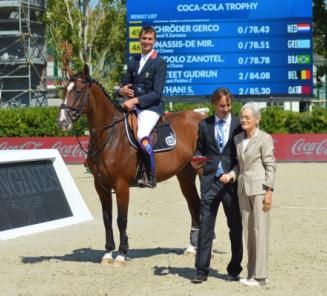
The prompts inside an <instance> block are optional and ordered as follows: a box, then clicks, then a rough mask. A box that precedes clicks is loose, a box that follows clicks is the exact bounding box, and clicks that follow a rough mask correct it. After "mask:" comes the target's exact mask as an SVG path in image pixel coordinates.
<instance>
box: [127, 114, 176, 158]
mask: <svg viewBox="0 0 327 296" xmlns="http://www.w3.org/2000/svg"><path fill="white" fill-rule="evenodd" d="M137 126H138V125H137V115H136V113H135V112H134V111H133V112H131V113H129V115H128V116H126V117H125V129H126V133H127V137H128V141H129V143H130V144H131V145H132V146H133V147H134V148H135V149H139V145H138V143H137V136H136V135H137ZM150 136H151V137H152V146H153V152H154V153H158V152H164V151H169V150H172V149H174V148H175V146H176V134H175V131H174V130H173V128H172V126H171V125H170V122H169V121H166V120H165V115H163V116H161V117H160V118H159V120H158V123H157V124H156V126H155V127H154V128H153V130H152V132H151V134H150Z"/></svg>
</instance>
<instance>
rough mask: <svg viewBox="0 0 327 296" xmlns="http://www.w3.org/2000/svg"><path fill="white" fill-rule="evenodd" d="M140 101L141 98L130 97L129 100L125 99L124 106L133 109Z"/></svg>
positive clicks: (126, 108) (129, 109)
mask: <svg viewBox="0 0 327 296" xmlns="http://www.w3.org/2000/svg"><path fill="white" fill-rule="evenodd" d="M138 103H139V98H132V99H129V100H127V101H125V102H124V103H122V105H121V106H122V108H124V109H125V110H127V111H131V110H133V109H134V107H135V105H137V104H138Z"/></svg>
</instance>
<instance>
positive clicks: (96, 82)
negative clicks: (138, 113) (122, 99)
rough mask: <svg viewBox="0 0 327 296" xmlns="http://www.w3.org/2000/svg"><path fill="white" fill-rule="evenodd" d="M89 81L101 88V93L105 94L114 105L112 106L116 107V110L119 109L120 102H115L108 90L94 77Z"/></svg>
mask: <svg viewBox="0 0 327 296" xmlns="http://www.w3.org/2000/svg"><path fill="white" fill-rule="evenodd" d="M90 81H91V83H95V84H96V85H97V86H99V87H100V89H101V90H102V92H103V94H104V95H105V97H106V98H107V99H108V100H109V101H110V102H111V103H112V104H113V105H114V107H115V108H116V110H118V111H121V112H122V109H121V106H120V104H118V102H116V100H113V99H112V98H111V96H110V95H109V94H108V92H107V91H106V89H105V88H104V86H103V85H102V84H101V83H100V82H99V81H98V80H96V79H93V78H92V79H90Z"/></svg>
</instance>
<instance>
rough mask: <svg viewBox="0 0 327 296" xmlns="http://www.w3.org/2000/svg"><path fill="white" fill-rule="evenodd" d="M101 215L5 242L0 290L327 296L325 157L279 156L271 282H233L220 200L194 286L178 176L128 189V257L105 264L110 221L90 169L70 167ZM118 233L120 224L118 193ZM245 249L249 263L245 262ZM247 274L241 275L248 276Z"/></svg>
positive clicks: (56, 295)
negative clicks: (207, 258) (207, 256)
mask: <svg viewBox="0 0 327 296" xmlns="http://www.w3.org/2000/svg"><path fill="white" fill-rule="evenodd" d="M68 168H69V170H70V172H71V174H72V176H73V178H74V180H75V182H76V184H77V186H78V188H79V190H80V192H81V194H82V196H83V198H84V200H85V202H86V203H87V205H88V207H89V209H90V211H91V212H92V214H93V216H94V220H93V221H90V222H85V223H81V224H77V225H73V226H68V227H65V228H61V229H57V230H51V231H47V232H43V233H38V234H33V235H29V236H25V237H19V238H15V239H11V240H8V241H0V252H1V265H0V287H1V289H0V295H1V296H11V295H13V296H18V295H24V296H25V295H33V296H35V295H38V296H41V295H50V296H60V295H67V296H68V295H69V296H71V295H78V296H84V295H85V296H89V295H90V296H93V295H108V296H116V295H117V296H118V295H119V296H126V295H133V296H145V295H149V296H150V295H151V296H152V295H155V296H161V295H164V296H166V295H167V296H171V295H176V296H177V295H178V296H184V295H196V296H201V295H203V296H204V295H206V296H210V295H215V296H217V295H229V296H230V295H240V296H241V295H242V296H246V295H251V296H256V295H258V296H259V295H274V296H276V295H277V296H278V295H280V296H286V295H287V296H290V295H296V296H300V295H303V296H307V295H313V296H316V295H317V296H320V295H327V280H326V277H327V243H326V242H327V218H326V216H327V187H326V181H327V163H279V164H278V166H277V177H276V185H275V187H276V189H275V192H274V194H273V208H272V212H271V229H270V251H269V275H270V276H269V280H270V282H269V284H268V286H265V287H259V288H249V287H244V286H241V285H240V284H239V283H237V282H226V281H224V280H223V276H224V275H226V266H227V263H228V261H229V259H230V245H229V239H228V232H227V226H226V219H225V216H224V213H223V209H222V207H221V208H220V209H219V213H218V219H217V223H216V236H217V239H216V241H215V243H214V257H213V258H212V261H211V272H210V276H209V278H208V281H207V282H205V283H204V284H202V285H193V284H191V283H190V279H191V278H192V277H193V276H194V273H195V269H194V257H190V256H185V255H184V254H183V252H184V250H185V248H186V247H187V245H188V242H189V231H190V224H191V222H190V215H189V213H188V209H187V205H186V202H185V200H184V198H183V196H182V194H181V193H180V190H179V186H178V182H177V179H176V178H172V179H170V180H168V181H164V182H162V183H159V184H158V187H157V189H138V188H132V189H131V198H130V208H129V221H128V228H127V233H128V235H129V245H130V254H129V257H130V259H129V260H128V261H127V265H126V266H124V267H118V266H102V265H100V264H99V262H100V260H101V257H102V256H103V252H104V243H105V241H104V226H103V223H102V214H101V206H100V201H99V199H98V197H97V195H96V193H95V189H94V186H93V178H92V176H91V175H90V174H89V173H87V172H86V171H85V168H84V167H83V166H82V165H69V166H68ZM113 204H114V233H115V242H116V246H118V244H119V235H118V229H117V224H116V206H115V195H114V203H113ZM246 257H247V256H246V253H245V254H244V259H243V268H244V269H245V266H246ZM245 275H246V273H245V271H243V272H242V276H245Z"/></svg>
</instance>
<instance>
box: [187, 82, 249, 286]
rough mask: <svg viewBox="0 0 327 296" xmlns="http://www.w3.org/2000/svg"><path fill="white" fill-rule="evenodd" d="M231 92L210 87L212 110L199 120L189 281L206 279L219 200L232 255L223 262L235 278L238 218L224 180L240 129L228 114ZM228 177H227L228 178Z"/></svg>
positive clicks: (231, 188) (233, 193) (232, 189)
mask: <svg viewBox="0 0 327 296" xmlns="http://www.w3.org/2000/svg"><path fill="white" fill-rule="evenodd" d="M232 99H233V97H232V95H231V93H230V92H229V90H228V89H225V88H219V89H217V90H215V91H214V93H213V95H212V97H211V102H212V104H213V105H214V106H215V109H216V110H215V111H216V114H215V115H212V116H209V117H208V118H206V119H204V120H202V121H201V122H200V124H199V131H198V141H197V149H196V152H195V156H199V155H201V156H205V157H206V158H207V161H206V162H205V163H204V165H203V167H202V169H201V174H200V189H201V208H200V215H201V220H200V229H199V237H198V243H197V252H196V261H195V267H196V269H197V273H196V276H195V278H193V279H192V283H196V284H198V283H202V282H203V281H206V280H207V276H208V273H209V266H210V259H211V254H212V242H213V238H214V229H215V222H216V216H217V212H218V207H219V204H220V203H221V202H222V204H223V207H224V212H225V214H226V218H227V225H228V228H229V237H230V241H231V251H232V258H231V260H230V262H229V264H228V266H227V272H228V276H227V279H228V280H238V279H239V274H240V272H241V271H242V267H241V261H242V257H243V246H242V222H241V216H240V209H239V204H238V197H237V188H236V187H237V186H236V184H235V183H226V181H225V178H226V174H227V173H229V172H230V171H231V170H232V169H233V167H234V165H235V164H236V149H235V145H234V142H233V138H234V136H235V135H236V134H237V133H239V132H241V131H242V129H241V127H240V123H239V119H238V118H237V117H234V116H232V115H231V113H230V112H231V107H232ZM229 179H230V178H229Z"/></svg>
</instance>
